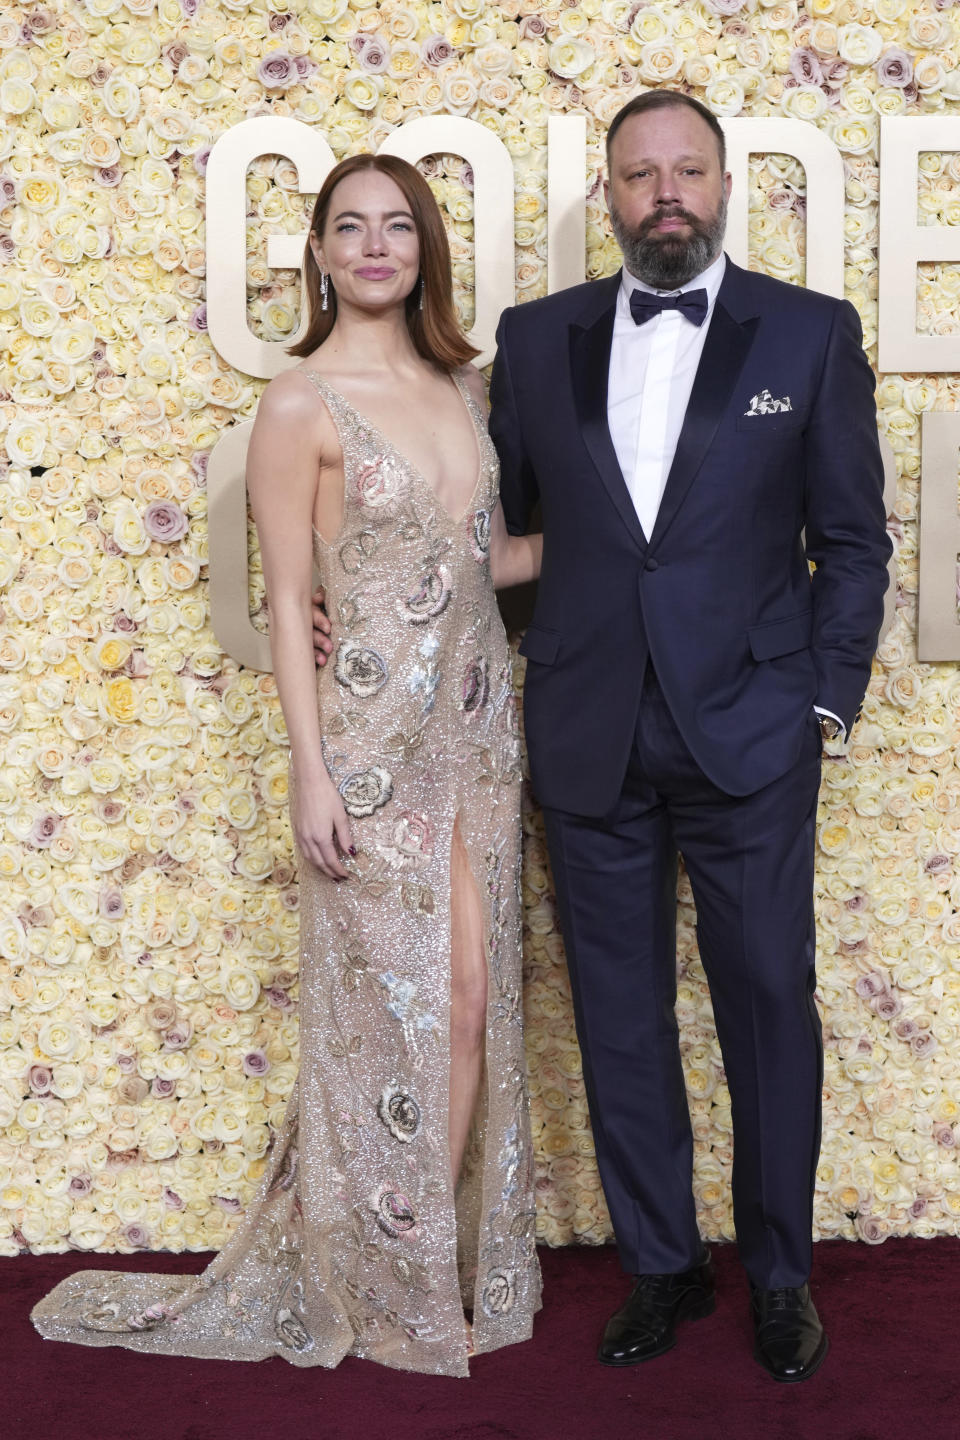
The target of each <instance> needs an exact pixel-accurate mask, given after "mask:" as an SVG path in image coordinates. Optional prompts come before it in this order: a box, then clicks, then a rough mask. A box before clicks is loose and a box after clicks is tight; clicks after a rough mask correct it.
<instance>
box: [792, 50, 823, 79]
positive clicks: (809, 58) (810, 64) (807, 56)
mask: <svg viewBox="0 0 960 1440" xmlns="http://www.w3.org/2000/svg"><path fill="white" fill-rule="evenodd" d="M790 74H791V75H792V76H793V78H794V79H795V80H796V81H797V82H798V83H799V84H800V85H820V84H822V82H823V72H822V70H821V69H820V57H819V56H818V55H817V52H816V51H815V50H807V49H799V50H794V52H793V54H792V55H791V56H790Z"/></svg>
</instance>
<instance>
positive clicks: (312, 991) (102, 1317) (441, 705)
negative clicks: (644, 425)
mask: <svg viewBox="0 0 960 1440" xmlns="http://www.w3.org/2000/svg"><path fill="white" fill-rule="evenodd" d="M303 373H304V374H305V375H306V376H307V377H308V379H309V380H310V381H311V382H312V383H313V384H314V385H315V388H316V389H317V391H318V392H319V394H320V396H321V397H322V399H323V400H324V402H325V403H326V405H327V407H328V409H329V411H330V414H331V416H332V418H333V421H334V423H335V425H336V427H337V430H338V432H339V435H340V440H341V444H342V448H343V456H344V471H345V511H344V521H343V526H342V529H341V533H340V536H339V537H338V539H337V540H336V542H335V543H333V544H330V545H328V544H326V543H325V542H324V541H323V540H322V539H321V537H320V536H319V535H315V537H314V545H315V551H316V558H317V561H318V565H319V569H320V572H321V576H322V579H323V582H324V584H325V586H326V589H327V607H328V610H329V612H330V615H331V617H332V618H333V620H334V623H335V632H336V637H339V643H338V645H337V649H336V653H335V656H334V657H332V659H331V661H330V662H328V664H327V665H326V667H325V668H324V669H323V670H322V671H321V672H320V676H319V683H318V690H319V706H320V715H321V724H322V730H323V736H324V754H325V760H326V763H327V766H328V768H329V771H330V774H331V776H332V778H333V780H334V783H335V784H336V785H337V787H338V789H339V791H340V794H341V796H342V798H343V802H344V805H345V807H346V810H347V812H348V814H349V815H350V817H351V821H352V824H353V829H354V839H355V844H356V847H357V851H358V853H357V856H356V858H355V859H354V860H348V861H347V862H346V863H347V866H348V868H349V870H350V872H351V875H350V879H349V880H347V881H343V882H341V883H340V884H337V883H336V882H334V881H330V880H327V879H325V878H324V877H323V876H322V875H321V874H320V873H319V872H318V871H316V870H314V869H313V868H312V867H311V866H309V865H307V864H306V863H304V862H303V861H301V866H300V887H301V889H300V893H301V944H300V948H301V974H300V995H301V1000H300V1076H299V1081H298V1085H297V1090H296V1091H295V1093H294V1095H293V1096H292V1098H291V1102H290V1106H289V1109H288V1113H287V1117H286V1121H285V1123H284V1126H283V1128H282V1130H281V1132H280V1133H279V1135H278V1136H277V1137H276V1140H275V1142H274V1144H273V1147H272V1149H271V1151H270V1154H269V1158H268V1167H267V1172H266V1174H265V1175H264V1176H263V1178H262V1180H261V1182H260V1185H259V1188H258V1190H257V1193H256V1195H255V1197H254V1199H253V1201H252V1203H251V1206H250V1208H249V1210H248V1212H247V1215H246V1217H245V1219H244V1221H243V1222H242V1223H241V1225H240V1227H239V1229H238V1230H237V1232H236V1233H235V1234H234V1235H233V1237H232V1238H231V1240H230V1241H229V1242H228V1244H227V1245H226V1247H225V1248H224V1250H223V1251H222V1252H221V1253H220V1254H219V1255H218V1256H217V1258H216V1259H215V1260H214V1261H213V1263H212V1264H211V1265H210V1266H209V1267H208V1269H207V1270H206V1271H205V1272H204V1273H203V1274H202V1275H201V1276H199V1277H189V1276H182V1275H181V1276H174V1275H171V1276H157V1275H130V1274H122V1273H115V1272H107V1271H86V1272H81V1273H80V1274H77V1275H74V1276H72V1277H70V1278H69V1279H67V1280H65V1281H63V1282H62V1283H61V1284H60V1285H58V1286H57V1287H56V1289H55V1290H53V1291H52V1292H51V1293H50V1294H49V1295H48V1296H47V1297H46V1298H45V1299H44V1300H43V1301H41V1303H40V1304H39V1305H38V1306H37V1307H36V1309H35V1310H34V1312H33V1319H34V1323H35V1324H36V1326H37V1328H38V1329H39V1330H40V1332H41V1333H42V1334H43V1335H45V1336H46V1337H47V1338H49V1339H55V1340H71V1341H78V1342H80V1343H83V1344H88V1345H123V1346H126V1347H128V1348H130V1349H134V1350H142V1351H157V1352H162V1353H165V1354H176V1355H195V1356H214V1357H220V1358H226V1359H238V1360H239V1359H261V1358H263V1357H265V1356H269V1355H273V1354H278V1355H283V1356H284V1357H285V1358H286V1359H288V1360H290V1361H292V1362H293V1363H294V1364H297V1365H317V1364H319V1365H328V1366H331V1365H336V1364H337V1362H338V1361H339V1360H340V1359H342V1357H343V1356H344V1355H347V1354H351V1355H360V1356H364V1357H366V1358H368V1359H372V1360H378V1361H380V1362H382V1363H383V1364H385V1365H391V1366H395V1367H397V1368H400V1369H409V1370H418V1371H424V1372H432V1373H437V1374H447V1375H465V1374H467V1342H466V1335H465V1330H464V1323H463V1309H464V1307H466V1308H467V1309H468V1310H471V1309H472V1311H473V1335H474V1347H475V1349H476V1351H477V1352H478V1353H482V1352H483V1351H488V1350H494V1349H497V1348H498V1347H499V1346H501V1345H506V1344H510V1343H512V1342H514V1341H518V1340H523V1339H525V1338H527V1337H528V1336H529V1334H530V1332H531V1327H532V1317H533V1313H534V1311H535V1310H536V1309H537V1307H538V1305H539V1296H540V1276H539V1267H538V1263H537V1258H536V1251H535V1247H534V1203H533V1189H532V1179H533V1165H532V1152H531V1144H530V1133H529V1124H528V1115H527V1096H526V1083H525V1069H524V1053H523V1036H522V1027H521V997H520V963H521V961H520V937H521V921H520V892H519V836H520V823H519V786H520V766H519V742H518V728H517V712H516V702H515V698H514V695H513V691H512V687H511V667H510V658H509V654H508V651H507V645H506V639H505V636H504V631H503V626H502V624H501V621H500V617H499V613H498V611H497V607H496V602H495V597H494V591H493V585H492V581H491V577H490V569H489V563H488V559H489V555H488V552H489V536H490V515H491V511H492V510H493V507H494V506H495V505H496V504H497V500H498V488H497V487H498V472H497V462H496V454H495V451H494V449H493V446H492V443H491V441H490V439H489V436H488V435H487V431H486V425H485V422H484V418H483V415H482V413H481V411H480V410H479V408H478V406H477V405H476V403H475V402H474V400H473V398H472V396H471V395H470V394H469V392H468V390H467V389H466V387H465V385H464V383H463V381H462V380H461V378H460V377H459V376H456V377H455V380H456V383H457V386H458V389H459V390H460V393H461V395H462V397H463V400H464V402H465V404H466V406H467V408H468V410H469V412H470V415H471V417H472V420H473V424H474V427H475V431H476V436H477V454H476V457H475V460H476V463H477V476H478V478H477V483H476V487H475V490H474V493H473V495H472V497H471V500H470V502H469V504H468V506H467V513H466V514H464V515H463V516H461V517H457V518H454V517H452V516H451V515H450V514H449V513H448V512H447V511H446V510H445V509H444V508H443V507H442V506H441V505H440V504H439V502H438V501H437V499H436V497H435V495H434V493H433V491H432V489H431V487H430V486H429V484H428V483H427V482H426V480H425V479H424V478H423V477H422V476H421V475H420V474H419V473H418V472H417V471H416V470H415V469H414V467H413V466H412V465H411V464H410V463H409V461H407V460H406V459H405V458H404V456H403V455H402V454H400V453H399V452H398V451H397V450H396V449H395V448H394V447H393V446H391V445H390V444H389V442H388V441H387V440H386V438H385V437H384V436H383V435H381V434H380V433H379V432H378V431H377V430H375V429H374V428H373V426H372V425H370V424H369V423H368V422H367V421H366V420H365V419H364V417H363V416H362V415H360V414H359V413H358V412H357V411H356V410H355V409H354V408H353V407H352V406H351V405H350V404H348V402H347V401H346V400H345V399H344V398H343V397H342V396H340V395H338V394H337V392H336V391H335V390H333V389H332V388H331V387H330V386H329V385H328V384H327V383H326V382H325V381H324V380H322V379H321V378H320V377H319V376H318V375H317V374H316V372H313V371H310V370H306V371H304V372H303ZM293 783H294V784H295V777H293ZM457 817H459V822H460V832H461V835H462V838H463V842H464V846H465V850H466V854H467V857H468V859H469V864H470V868H471V871H472V874H473V877H474V880H475V882H476V885H477V888H478V891H479V895H480V900H481V906H482V911H483V915H484V929H485V943H486V955H487V962H488V975H489V981H488V1008H487V1027H486V1060H485V1069H484V1078H483V1081H482V1083H481V1098H480V1101H479V1103H478V1107H477V1114H476V1117H475V1121H474V1126H473V1130H472V1133H471V1137H470V1140H469V1142H468V1146H467V1154H466V1158H465V1161H464V1166H463V1172H462V1175H461V1180H460V1183H459V1185H458V1187H457V1192H456V1195H454V1193H453V1189H452V1185H451V1179H450V1157H449V1145H448V1113H449V1074H450V1047H449V1016H450V958H449V957H450V908H449V896H450V855H451V844H452V840H453V835H454V825H455V822H456V820H457Z"/></svg>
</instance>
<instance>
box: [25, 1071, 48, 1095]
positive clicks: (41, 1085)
mask: <svg viewBox="0 0 960 1440" xmlns="http://www.w3.org/2000/svg"><path fill="white" fill-rule="evenodd" d="M27 1081H28V1083H29V1086H30V1089H31V1090H32V1091H33V1093H34V1095H49V1094H50V1089H51V1087H52V1085H53V1071H52V1070H51V1069H50V1066H49V1065H31V1066H30V1069H29V1071H28V1073H27Z"/></svg>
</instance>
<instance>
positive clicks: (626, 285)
mask: <svg viewBox="0 0 960 1440" xmlns="http://www.w3.org/2000/svg"><path fill="white" fill-rule="evenodd" d="M726 268H727V257H726V255H725V254H724V253H723V251H722V250H721V252H720V254H719V255H718V256H717V258H716V260H714V261H713V262H712V263H711V264H710V265H708V266H707V268H706V270H703V271H702V272H701V273H700V274H699V275H695V276H694V278H693V279H692V280H690V281H688V283H687V284H686V285H681V286H680V287H679V290H655V289H654V287H653V286H652V285H645V284H644V282H643V281H642V280H638V279H637V277H636V275H631V274H630V271H629V270H628V269H627V267H626V266H624V267H623V270H622V272H621V275H622V279H621V282H620V297H621V304H626V305H627V306H629V304H630V296H631V294H632V292H633V291H634V290H645V291H646V292H647V294H648V295H677V294H681V295H682V294H683V293H684V292H685V291H687V290H706V292H707V304H708V305H709V307H710V309H711V310H712V309H713V302H714V301H715V300H716V298H717V292H718V291H719V289H720V284H721V281H722V280H723V274H724V271H725V270H726Z"/></svg>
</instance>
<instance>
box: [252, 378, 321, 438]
mask: <svg viewBox="0 0 960 1440" xmlns="http://www.w3.org/2000/svg"><path fill="white" fill-rule="evenodd" d="M316 373H317V372H316V371H311V370H310V369H309V367H308V366H305V365H294V366H292V367H291V369H289V370H284V371H282V372H281V373H280V374H279V375H275V376H274V378H273V379H272V380H271V381H270V383H269V385H267V387H266V389H265V390H264V392H263V394H262V395H261V396H260V403H259V405H258V406H257V415H258V416H262V417H264V418H265V419H269V420H276V421H278V422H280V423H289V422H290V421H296V422H297V423H298V424H299V423H302V422H303V421H305V420H307V421H309V420H310V419H316V418H318V416H319V414H320V413H322V408H323V407H322V406H321V405H320V404H319V403H318V401H319V399H320V396H319V395H318V392H317V389H316V386H315V384H314V382H313V380H312V379H311V375H312V374H316Z"/></svg>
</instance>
